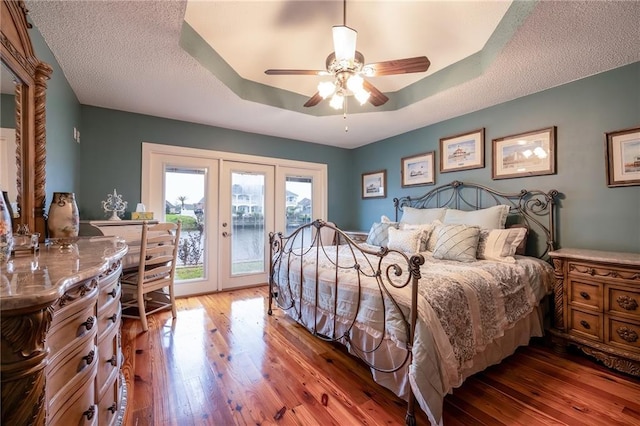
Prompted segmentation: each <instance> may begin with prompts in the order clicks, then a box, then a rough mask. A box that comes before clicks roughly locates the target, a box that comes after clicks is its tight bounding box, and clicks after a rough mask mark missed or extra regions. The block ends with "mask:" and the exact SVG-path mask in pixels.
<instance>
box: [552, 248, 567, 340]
mask: <svg viewBox="0 0 640 426" xmlns="http://www.w3.org/2000/svg"><path fill="white" fill-rule="evenodd" d="M553 276H554V277H555V279H556V285H555V287H554V291H553V293H554V311H555V313H554V316H553V318H554V326H555V327H556V328H557V329H558V330H564V329H565V327H564V261H563V260H562V259H556V258H554V259H553Z"/></svg>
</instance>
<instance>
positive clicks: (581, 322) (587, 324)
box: [580, 320, 591, 330]
mask: <svg viewBox="0 0 640 426" xmlns="http://www.w3.org/2000/svg"><path fill="white" fill-rule="evenodd" d="M580 325H581V326H583V327H584V328H586V329H587V330H589V329H590V328H591V326H590V325H589V323H588V322H586V321H585V320H582V321H580Z"/></svg>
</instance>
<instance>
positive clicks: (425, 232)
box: [399, 220, 440, 251]
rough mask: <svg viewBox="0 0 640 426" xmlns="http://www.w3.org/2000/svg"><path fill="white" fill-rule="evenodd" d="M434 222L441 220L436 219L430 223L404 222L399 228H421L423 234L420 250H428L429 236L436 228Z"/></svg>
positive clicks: (421, 235)
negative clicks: (409, 223)
mask: <svg viewBox="0 0 640 426" xmlns="http://www.w3.org/2000/svg"><path fill="white" fill-rule="evenodd" d="M434 223H440V221H439V220H436V221H435V222H433V223H428V224H426V225H407V224H402V226H401V227H400V228H399V229H404V230H416V229H418V230H421V231H422V234H420V250H419V251H427V244H428V242H429V237H430V236H431V232H432V231H433V228H434V225H433V224H434Z"/></svg>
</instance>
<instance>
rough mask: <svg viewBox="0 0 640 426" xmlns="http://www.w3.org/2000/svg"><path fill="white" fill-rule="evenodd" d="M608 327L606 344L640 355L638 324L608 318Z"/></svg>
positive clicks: (639, 327)
mask: <svg viewBox="0 0 640 426" xmlns="http://www.w3.org/2000/svg"><path fill="white" fill-rule="evenodd" d="M608 325H609V327H608V330H607V331H608V336H607V340H608V342H607V343H609V344H611V345H615V346H618V347H620V348H622V349H625V350H630V351H634V352H638V353H640V323H637V324H636V323H632V322H627V321H621V320H619V319H617V318H609V324H608Z"/></svg>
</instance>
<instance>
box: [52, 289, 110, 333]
mask: <svg viewBox="0 0 640 426" xmlns="http://www.w3.org/2000/svg"><path fill="white" fill-rule="evenodd" d="M97 296H98V280H96V279H93V280H87V281H85V282H83V283H82V284H80V285H77V286H74V287H72V288H70V289H69V290H67V291H66V292H65V293H64V294H63V295H62V296H61V297H60V298H59V299H58V300H57V302H56V303H55V304H54V305H53V322H52V323H51V328H50V329H49V330H50V331H52V329H55V327H56V326H57V324H59V323H61V322H64V321H65V320H66V319H67V318H69V317H70V316H73V315H75V314H76V313H78V312H79V311H81V310H82V309H84V308H86V307H87V306H89V305H92V306H93V305H95V303H96V298H97Z"/></svg>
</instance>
